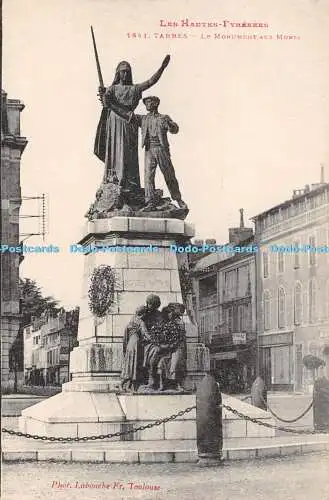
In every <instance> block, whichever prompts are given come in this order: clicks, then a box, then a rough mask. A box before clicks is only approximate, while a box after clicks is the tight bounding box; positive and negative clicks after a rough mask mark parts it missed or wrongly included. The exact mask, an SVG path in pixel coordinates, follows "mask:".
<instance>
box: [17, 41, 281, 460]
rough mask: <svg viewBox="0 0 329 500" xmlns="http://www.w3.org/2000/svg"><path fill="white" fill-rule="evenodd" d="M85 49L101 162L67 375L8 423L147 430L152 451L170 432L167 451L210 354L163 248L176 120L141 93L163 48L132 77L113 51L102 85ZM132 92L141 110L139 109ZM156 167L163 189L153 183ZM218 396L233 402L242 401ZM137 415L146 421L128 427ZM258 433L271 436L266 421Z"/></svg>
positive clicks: (184, 264) (180, 228) (169, 218)
mask: <svg viewBox="0 0 329 500" xmlns="http://www.w3.org/2000/svg"><path fill="white" fill-rule="evenodd" d="M94 48H95V55H96V62H97V68H98V74H99V81H100V87H99V93H98V96H99V99H100V101H101V104H102V110H101V116H100V120H99V124H98V127H97V131H96V139H95V144H94V153H95V155H96V156H97V157H98V158H99V159H100V160H101V161H102V162H103V163H104V173H103V177H102V181H101V183H100V186H99V187H98V189H97V192H96V195H95V201H94V202H93V203H92V204H91V206H90V207H89V209H88V211H87V213H86V218H87V222H86V224H85V229H84V233H83V235H82V237H81V239H80V241H79V244H80V245H83V246H84V247H86V248H89V249H90V251H89V252H88V251H86V253H85V256H84V259H85V262H84V274H83V287H82V288H83V293H82V298H81V301H80V320H79V330H78V341H79V345H78V347H75V348H74V349H73V351H72V352H71V356H70V373H71V380H70V381H69V382H67V383H65V384H63V387H62V392H61V393H59V394H57V395H56V396H53V397H51V398H49V399H47V400H45V401H43V402H41V403H39V404H36V405H34V406H32V407H29V408H27V409H25V410H23V411H22V416H21V417H20V430H21V432H25V433H30V434H36V435H42V436H53V437H62V438H81V437H88V436H98V437H99V438H100V437H106V435H108V434H112V433H117V435H116V436H115V437H114V439H115V440H117V441H118V440H119V441H128V442H129V441H130V442H131V441H139V442H140V447H141V450H143V449H144V448H143V446H145V444H147V442H150V441H153V442H156V443H158V444H157V445H156V448H154V449H158V450H159V449H164V448H165V447H166V443H168V442H169V441H171V442H173V441H175V443H177V444H176V448H177V450H179V449H180V443H181V442H182V440H192V441H193V440H194V442H195V440H196V432H197V425H196V411H195V405H196V388H197V385H198V383H199V382H200V381H201V380H202V379H203V378H204V376H205V374H206V373H208V372H209V369H210V366H209V365H210V360H209V350H208V348H207V347H205V345H204V344H202V343H200V342H199V336H198V327H197V324H196V320H195V317H194V312H193V301H192V289H191V280H190V278H189V271H188V261H187V254H186V253H183V254H182V253H179V254H176V253H174V252H172V251H171V250H170V246H171V245H185V244H188V243H189V242H190V239H191V237H193V236H194V228H193V226H192V225H191V224H189V223H187V222H185V218H186V216H187V214H188V212H189V210H188V206H187V204H186V202H185V201H184V200H183V197H182V194H181V188H180V186H179V183H178V180H177V177H178V178H179V165H175V167H174V163H175V162H173V161H172V159H171V152H170V146H169V141H168V133H169V134H170V133H174V134H175V133H178V132H179V126H178V125H177V124H176V123H175V121H174V119H175V117H174V116H173V118H171V116H169V115H167V114H162V112H160V111H159V107H160V106H161V103H160V98H159V97H157V96H154V95H146V96H144V92H146V91H147V90H148V89H150V88H151V87H153V86H154V85H155V84H156V83H157V82H158V81H159V79H160V78H161V77H162V75H163V74H164V73H165V70H166V68H167V67H168V65H169V64H170V56H168V55H167V56H166V57H165V58H164V60H163V62H162V64H161V66H160V68H159V69H158V70H157V71H156V72H155V73H154V74H153V76H151V77H150V78H149V79H148V80H146V81H144V82H142V83H139V84H138V83H137V84H135V83H133V74H132V68H131V66H130V64H129V63H128V62H126V61H122V62H120V63H119V64H118V66H117V68H116V71H115V75H114V79H113V83H112V85H111V86H109V87H107V88H106V87H105V86H104V84H103V79H102V75H101V71H100V66H99V62H98V56H97V51H96V46H95V44H94ZM166 78H167V75H166ZM141 100H142V101H143V103H144V105H145V108H146V110H145V114H142V115H139V114H136V113H135V110H136V108H137V106H138V104H139V103H140V101H141ZM139 136H140V141H141V146H142V148H143V151H144V179H145V185H144V188H143V187H142V186H141V182H140V170H139V169H140V164H141V163H142V162H141V159H140V158H139V155H138V142H139ZM157 167H158V168H159V169H160V170H161V173H162V175H163V176H164V179H165V182H166V184H167V187H168V191H169V193H170V198H169V197H164V196H163V192H162V191H161V190H159V189H156V187H155V184H154V179H155V172H156V168H157ZM176 175H177V177H176ZM96 248H97V251H94V250H95V249H96ZM114 248H115V251H111V249H114ZM155 248H156V250H155ZM216 390H217V389H216ZM226 397H227V396H226ZM227 398H228V397H227ZM229 400H230V404H231V405H238V407H240V408H241V405H242V406H243V407H244V411H247V410H246V408H247V407H249V405H247V404H245V403H242V402H240V401H238V400H235V399H234V398H229ZM215 406H216V404H215ZM188 408H189V409H190V410H189V411H187V412H184V410H186V409H188ZM249 408H250V407H249ZM205 411H206V409H205ZM253 411H254V412H257V416H259V417H260V418H265V417H266V418H268V415H266V414H265V417H264V416H263V415H260V414H259V412H261V413H265V412H262V411H261V410H259V409H256V408H254V410H253ZM177 413H180V416H178V417H177V416H176V418H174V419H168V418H167V417H169V416H172V415H175V414H177ZM226 413H227V412H226ZM205 416H207V415H205ZM224 418H225V419H230V418H231V420H230V421H228V420H227V421H226V424H225V425H224V436H225V433H226V436H227V437H232V436H237V435H239V433H240V435H241V436H246V435H248V428H247V427H246V423H245V422H239V421H238V420H234V421H233V420H232V418H234V416H233V415H232V414H231V415H230V416H228V415H226V416H225V415H224ZM162 419H165V422H162V423H161V424H158V425H154V422H155V421H159V420H162ZM151 424H152V425H151ZM199 424H200V422H199V423H198V425H199ZM141 425H142V426H143V425H149V427H148V428H146V429H143V430H139V431H137V432H136V431H134V429H136V428H137V427H139V426H141ZM248 425H251V426H254V425H255V424H249V423H248ZM199 426H200V425H199ZM198 428H199V427H198ZM225 429H226V431H225ZM246 429H247V431H246ZM208 432H209V431H208ZM257 432H259V430H257ZM261 432H265V434H267V435H272V431H271V430H269V429H264V428H263V430H262V431H261ZM112 440H113V439H112ZM160 443H162V447H161V445H160ZM124 444H126V445H127V444H128V443H122V445H124ZM110 446H111V445H110V443H109V447H110ZM153 446H154V445H153ZM163 446H164V448H163ZM123 448H124V446H123ZM146 449H147V448H146ZM148 449H150V448H148ZM152 449H153V448H152Z"/></svg>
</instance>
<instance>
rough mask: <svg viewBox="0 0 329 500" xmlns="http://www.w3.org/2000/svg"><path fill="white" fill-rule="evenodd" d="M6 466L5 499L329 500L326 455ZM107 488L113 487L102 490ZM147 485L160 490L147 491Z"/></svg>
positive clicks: (327, 457)
mask: <svg viewBox="0 0 329 500" xmlns="http://www.w3.org/2000/svg"><path fill="white" fill-rule="evenodd" d="M2 467H3V478H2V487H3V492H2V493H3V496H2V498H3V499H4V500H18V499H21V498H24V500H39V499H47V500H48V499H49V500H53V499H56V500H61V499H63V500H64V499H65V500H78V499H79V500H80V499H81V498H83V499H86V500H88V499H97V500H105V499H106V500H108V499H111V500H112V499H114V500H118V499H124V500H126V499H135V498H136V499H143V500H144V499H145V500H148V499H152V500H153V499H154V500H167V499H168V500H171V499H174V498H179V499H180V500H213V499H214V500H217V499H218V500H328V499H329V454H328V453H319V454H313V455H307V456H295V457H286V458H278V459H266V460H253V461H249V462H235V463H232V462H231V463H226V464H224V465H223V466H222V467H218V468H200V467H198V466H197V465H196V464H195V465H194V464H165V465H161V464H152V465H139V466H133V465H121V464H120V465H104V464H86V463H85V464H65V463H63V464H52V463H47V462H46V463H11V464H6V463H4V464H3V466H2ZM103 484H104V485H109V487H108V488H104V486H103ZM84 485H85V486H86V485H87V487H84ZM95 485H98V486H103V487H102V488H99V487H98V488H96V487H95ZM146 486H148V487H151V486H153V487H157V488H156V489H146V488H145V487H146Z"/></svg>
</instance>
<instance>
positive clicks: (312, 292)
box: [308, 278, 316, 323]
mask: <svg viewBox="0 0 329 500" xmlns="http://www.w3.org/2000/svg"><path fill="white" fill-rule="evenodd" d="M308 307H309V321H310V323H314V321H315V320H316V282H315V278H312V279H311V280H310V282H309V293H308Z"/></svg>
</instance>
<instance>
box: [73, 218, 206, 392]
mask: <svg viewBox="0 0 329 500" xmlns="http://www.w3.org/2000/svg"><path fill="white" fill-rule="evenodd" d="M85 229H86V230H85V236H84V238H83V239H82V240H81V241H80V244H81V245H83V246H84V247H85V248H87V247H88V246H90V248H95V247H97V246H98V247H100V246H108V247H109V246H111V247H117V251H104V252H103V251H97V252H94V251H91V252H90V253H88V254H86V256H85V269H84V277H83V290H82V300H81V304H80V320H79V331H78V341H79V347H76V348H75V349H74V350H73V352H72V353H71V359H70V372H71V374H72V381H71V382H68V383H66V384H64V386H63V390H64V391H82V390H85V391H94V392H108V391H113V392H117V391H118V390H119V388H120V373H121V366H122V346H123V333H124V329H125V327H126V325H127V324H128V322H129V320H130V319H131V317H132V315H133V314H134V313H135V311H136V308H137V307H138V306H140V305H143V304H145V299H146V297H147V296H148V295H149V294H150V293H154V294H156V295H159V297H160V299H161V306H162V307H163V306H166V305H167V304H168V303H169V302H182V295H181V285H180V280H179V271H178V260H177V255H176V253H174V252H173V251H172V250H171V249H170V246H171V245H175V244H177V242H180V243H182V242H186V241H188V240H189V239H190V237H192V236H193V235H194V229H193V227H192V226H191V225H190V224H187V223H186V222H184V221H182V220H176V219H154V218H153V219H152V218H139V217H113V218H111V219H98V220H95V221H92V222H88V223H87V224H86V228H85ZM119 248H120V249H121V251H119ZM143 248H144V249H145V251H142V249H143ZM102 265H107V266H111V268H112V269H113V271H114V274H115V284H114V297H113V298H114V301H113V305H112V306H111V307H110V309H109V311H108V313H107V314H106V315H105V316H104V317H102V318H98V317H95V316H94V315H93V314H92V313H91V311H90V307H89V302H90V298H89V297H88V291H89V288H90V280H91V276H92V274H93V271H94V270H95V269H97V268H99V266H102ZM180 265H182V264H181V257H180ZM184 319H185V326H186V337H187V339H186V340H187V377H186V380H185V388H186V389H189V390H191V389H192V390H194V389H195V383H196V382H197V381H198V379H200V377H202V376H203V374H204V373H205V371H207V370H208V369H209V354H208V349H207V348H205V346H204V345H203V344H200V343H199V342H198V328H197V326H196V325H195V324H192V322H191V321H190V319H189V317H188V316H187V315H186V316H185V318H184Z"/></svg>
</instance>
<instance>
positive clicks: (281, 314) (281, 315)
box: [278, 287, 286, 328]
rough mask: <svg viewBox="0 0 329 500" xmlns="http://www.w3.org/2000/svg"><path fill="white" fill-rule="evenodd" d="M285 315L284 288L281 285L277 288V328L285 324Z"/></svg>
mask: <svg viewBox="0 0 329 500" xmlns="http://www.w3.org/2000/svg"><path fill="white" fill-rule="evenodd" d="M285 316H286V297H285V293H284V289H283V288H282V287H280V288H279V293H278V324H279V328H284V326H285V320H286V318H285Z"/></svg>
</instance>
